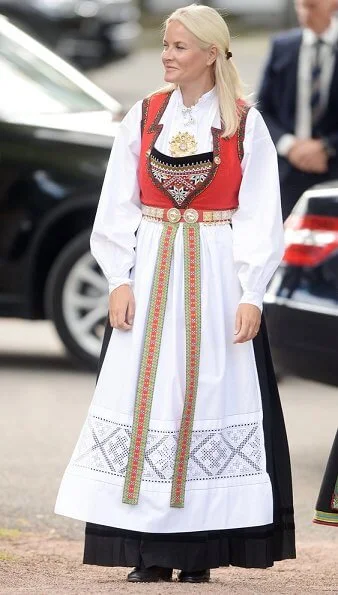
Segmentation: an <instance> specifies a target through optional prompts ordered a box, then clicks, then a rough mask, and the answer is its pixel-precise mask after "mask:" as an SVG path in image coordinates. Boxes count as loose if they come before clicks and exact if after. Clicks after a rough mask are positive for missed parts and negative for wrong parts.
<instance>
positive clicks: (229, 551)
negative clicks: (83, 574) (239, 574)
mask: <svg viewBox="0 0 338 595" xmlns="http://www.w3.org/2000/svg"><path fill="white" fill-rule="evenodd" d="M110 335H111V328H110V326H109V324H107V327H106V332H105V337H104V340H103V346H102V352H101V357H100V363H99V371H100V368H101V365H102V362H103V359H104V356H105V353H106V350H107V347H108V343H109V339H110ZM253 343H254V351H255V359H256V365H257V371H258V377H259V383H260V389H261V394H262V406H263V429H264V437H265V449H266V463H267V471H268V473H269V476H270V480H271V485H272V491H273V508H274V521H273V523H272V524H270V525H264V526H260V527H249V528H244V529H243V528H241V529H231V530H220V531H197V532H193V533H140V532H138V531H129V530H122V529H115V528H113V527H106V526H102V525H95V524H93V523H87V524H86V534H85V550H84V563H85V564H97V565H99V566H126V567H128V566H139V565H140V564H141V563H143V564H144V565H145V566H146V567H147V568H149V567H150V566H160V567H163V568H177V569H180V570H186V571H195V570H202V569H205V568H218V567H219V566H229V565H232V566H241V567H244V568H267V567H269V566H272V565H273V563H274V562H275V561H277V560H284V559H286V558H295V556H296V554H295V528H294V516H293V501H292V484H291V470H290V457H289V449H288V443H287V437H286V432H285V426H284V419H283V413H282V409H281V403H280V398H279V393H278V387H277V383H276V378H275V374H274V370H273V365H272V360H271V354H270V347H269V342H268V336H267V331H266V326H265V321H264V319H262V325H261V329H260V332H259V333H258V335H257V337H256V338H255V339H254V342H253Z"/></svg>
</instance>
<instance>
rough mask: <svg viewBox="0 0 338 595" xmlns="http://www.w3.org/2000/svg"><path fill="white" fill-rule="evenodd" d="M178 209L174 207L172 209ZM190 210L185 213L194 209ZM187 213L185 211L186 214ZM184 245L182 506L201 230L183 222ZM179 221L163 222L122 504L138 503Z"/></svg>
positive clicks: (178, 475) (177, 489) (176, 482)
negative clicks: (184, 377) (184, 354)
mask: <svg viewBox="0 0 338 595" xmlns="http://www.w3.org/2000/svg"><path fill="white" fill-rule="evenodd" d="M172 210H173V211H176V210H177V209H172ZM193 210H194V209H188V211H193ZM185 213H187V211H185ZM182 225H183V242H184V303H185V326H186V388H185V399H184V406H183V412H182V419H181V426H180V430H179V435H178V441H177V449H176V456H175V464H174V474H173V479H172V488H171V500H170V506H172V507H177V508H182V507H183V506H184V496H185V483H186V477H187V470H188V462H189V454H190V445H191V437H192V430H193V423H194V413H195V406H196V395H197V384H198V373H199V360H200V344H201V278H200V226H199V224H198V223H187V222H186V221H183V222H182ZM178 227H179V226H178V224H177V223H169V222H166V221H165V222H164V223H163V229H162V232H161V238H160V243H159V249H158V254H157V260H156V265H155V273H154V279H153V284H152V289H151V295H150V300H149V313H148V318H147V323H146V334H145V341H144V346H143V350H142V359H141V366H140V373H139V378H138V384H137V391H136V401H135V409H134V419H133V428H132V435H131V442H130V448H129V456H128V465H127V470H126V476H125V482H124V490H123V502H124V503H126V504H137V503H138V497H139V492H140V486H141V480H142V474H143V467H144V458H145V449H146V443H147V435H148V430H149V422H150V414H151V406H152V399H153V394H154V387H155V379H156V371H157V365H158V358H159V353H160V346H161V336H162V331H163V322H164V315H165V309H166V303H167V294H168V285H169V277H170V268H171V260H172V254H173V248H174V242H175V237H176V233H177V230H178Z"/></svg>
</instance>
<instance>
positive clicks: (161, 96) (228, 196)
mask: <svg viewBox="0 0 338 595" xmlns="http://www.w3.org/2000/svg"><path fill="white" fill-rule="evenodd" d="M170 96H171V93H158V94H155V95H152V96H151V97H149V98H147V99H145V100H144V101H143V105H142V112H143V113H142V143H141V155H140V169H139V184H140V189H141V195H140V198H141V202H142V203H143V204H145V205H149V206H154V207H162V208H170V207H172V206H176V207H177V206H179V208H187V207H188V206H189V205H190V204H191V203H192V201H193V207H194V208H195V209H203V210H226V209H236V208H237V207H238V193H239V188H240V184H241V180H242V170H241V160H242V157H243V139H244V133H245V122H246V116H247V113H248V110H249V108H248V107H247V106H244V105H243V115H242V117H241V122H240V126H239V128H238V131H237V134H235V135H234V136H232V137H231V138H229V139H225V138H222V137H221V134H222V130H221V129H218V128H214V127H212V128H211V131H212V135H213V162H212V165H211V167H210V169H209V172H208V174H207V176H206V177H205V179H203V180H202V181H200V182H197V183H196V184H195V185H194V188H193V189H192V190H191V191H190V192H189V193H188V194H187V196H186V197H185V198H184V200H183V201H182V202H181V203H180V204H179V205H178V204H177V202H176V201H175V200H174V199H173V196H172V194H170V192H168V191H167V190H166V189H165V188H164V187H163V185H162V184H161V182H160V181H159V180H158V179H157V178H156V177H155V176H154V174H153V171H152V166H151V151H152V149H153V147H154V145H155V143H156V140H157V138H158V136H159V134H160V132H161V130H162V127H163V125H162V124H159V121H160V119H161V118H162V115H163V113H164V111H165V109H166V107H167V105H168V102H169V99H170Z"/></svg>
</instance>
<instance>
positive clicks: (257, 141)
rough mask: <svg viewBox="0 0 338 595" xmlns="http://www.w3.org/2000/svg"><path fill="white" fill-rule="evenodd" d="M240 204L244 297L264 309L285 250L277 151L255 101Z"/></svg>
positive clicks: (237, 244)
mask: <svg viewBox="0 0 338 595" xmlns="http://www.w3.org/2000/svg"><path fill="white" fill-rule="evenodd" d="M242 173H243V178H242V183H241V187H240V192H239V208H238V211H237V212H236V213H235V215H234V216H233V249H234V259H235V266H236V269H237V273H238V277H239V280H240V283H241V286H242V290H243V295H242V298H241V300H240V303H246V304H253V305H255V306H258V308H260V310H262V304H263V298H264V294H265V291H266V287H267V284H268V282H269V281H270V279H271V277H272V275H273V273H274V272H275V270H276V269H277V267H278V265H279V263H280V261H281V260H282V258H283V254H284V230H283V220H282V213H281V201H280V186H279V176H278V164H277V153H276V149H275V146H274V144H273V142H272V140H271V137H270V134H269V132H268V129H267V127H266V124H265V122H264V120H263V118H262V116H261V114H260V113H259V112H258V111H257V110H256V109H255V108H254V107H252V108H251V109H250V110H249V113H248V116H247V122H246V128H245V139H244V157H243V160H242Z"/></svg>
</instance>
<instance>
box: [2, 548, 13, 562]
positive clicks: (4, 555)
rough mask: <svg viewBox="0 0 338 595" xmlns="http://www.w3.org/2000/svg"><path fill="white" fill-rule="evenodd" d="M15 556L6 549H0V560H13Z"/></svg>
mask: <svg viewBox="0 0 338 595" xmlns="http://www.w3.org/2000/svg"><path fill="white" fill-rule="evenodd" d="M14 560H16V557H15V556H13V554H9V553H8V552H6V550H0V562H14Z"/></svg>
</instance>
